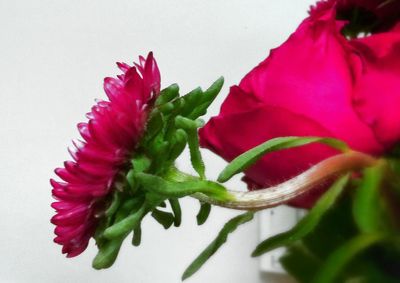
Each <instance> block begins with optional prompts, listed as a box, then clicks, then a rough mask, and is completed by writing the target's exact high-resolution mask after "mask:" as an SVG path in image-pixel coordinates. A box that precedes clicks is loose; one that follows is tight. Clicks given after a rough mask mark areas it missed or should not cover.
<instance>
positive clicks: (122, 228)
mask: <svg viewBox="0 0 400 283" xmlns="http://www.w3.org/2000/svg"><path fill="white" fill-rule="evenodd" d="M145 211H146V209H145V206H142V207H140V208H139V210H137V211H135V212H134V213H132V214H131V215H129V216H128V217H126V218H125V219H123V220H121V221H119V222H117V223H116V224H114V225H112V226H111V227H108V228H107V229H106V230H105V231H104V237H106V238H107V239H110V240H111V239H115V238H118V237H120V236H122V235H124V234H126V233H129V232H130V231H132V230H133V229H134V228H136V227H137V225H139V223H140V221H141V220H142V217H143V216H144V213H145Z"/></svg>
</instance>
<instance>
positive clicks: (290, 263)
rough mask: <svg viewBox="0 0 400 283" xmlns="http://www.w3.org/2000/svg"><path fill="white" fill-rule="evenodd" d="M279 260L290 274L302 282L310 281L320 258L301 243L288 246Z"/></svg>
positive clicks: (318, 265)
mask: <svg viewBox="0 0 400 283" xmlns="http://www.w3.org/2000/svg"><path fill="white" fill-rule="evenodd" d="M280 262H281V264H282V266H283V267H284V268H285V270H286V271H288V272H289V274H290V275H292V276H293V277H294V278H296V279H297V280H298V281H299V282H304V283H309V282H311V280H312V278H313V275H314V274H315V271H316V270H318V269H319V268H320V267H321V260H320V259H319V258H317V257H315V256H314V255H313V254H312V253H310V251H309V250H308V249H307V247H305V246H304V245H303V244H301V243H297V244H294V245H291V246H289V248H288V249H287V251H286V253H285V254H284V255H283V256H282V257H281V258H280Z"/></svg>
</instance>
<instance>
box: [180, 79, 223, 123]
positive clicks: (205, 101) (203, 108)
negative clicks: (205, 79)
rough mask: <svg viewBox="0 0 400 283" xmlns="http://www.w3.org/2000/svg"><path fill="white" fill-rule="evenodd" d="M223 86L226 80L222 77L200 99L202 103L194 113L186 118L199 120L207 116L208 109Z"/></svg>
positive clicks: (198, 104)
mask: <svg viewBox="0 0 400 283" xmlns="http://www.w3.org/2000/svg"><path fill="white" fill-rule="evenodd" d="M223 85H224V78H223V77H220V78H219V79H218V80H216V81H215V82H214V83H213V84H212V85H211V86H210V87H209V88H208V89H207V90H206V91H205V92H204V93H203V95H202V96H201V99H200V100H201V101H199V102H198V103H197V105H196V107H194V108H193V110H192V112H191V113H190V114H187V116H186V117H188V118H190V119H197V118H198V117H200V116H203V115H204V114H206V113H207V109H208V107H209V106H210V104H211V103H212V102H213V101H214V99H215V98H216V97H217V95H218V93H219V92H220V91H221V89H222V86H223Z"/></svg>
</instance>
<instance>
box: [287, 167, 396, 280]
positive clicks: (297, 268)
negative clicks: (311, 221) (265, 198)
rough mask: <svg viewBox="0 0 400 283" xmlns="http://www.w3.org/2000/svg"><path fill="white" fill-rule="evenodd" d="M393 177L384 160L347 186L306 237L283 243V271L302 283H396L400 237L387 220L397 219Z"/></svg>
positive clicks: (393, 225)
mask: <svg viewBox="0 0 400 283" xmlns="http://www.w3.org/2000/svg"><path fill="white" fill-rule="evenodd" d="M396 176H397V175H396V174H393V172H392V171H391V169H390V166H388V164H387V163H384V162H383V163H380V164H378V165H376V166H374V167H371V168H368V169H366V170H365V171H364V173H363V175H362V176H361V180H360V181H353V182H351V183H348V185H347V188H346V191H345V195H344V196H343V197H341V198H339V199H338V201H337V203H336V204H335V206H334V208H333V209H329V210H327V211H326V212H325V214H323V215H322V216H321V219H320V221H319V222H318V224H317V225H316V226H315V227H314V229H312V231H311V232H310V233H308V234H306V235H303V237H300V238H297V239H295V241H293V242H287V243H286V244H287V245H286V246H287V252H286V254H285V255H284V256H283V257H282V258H281V262H282V265H283V266H284V268H285V269H286V270H287V271H288V272H289V273H290V274H291V275H292V276H293V277H295V278H296V279H297V280H298V282H304V283H306V282H307V283H309V282H312V283H336V282H367V283H378V282H385V283H386V282H388V283H394V282H399V278H400V271H399V262H400V235H399V230H398V227H397V223H396V221H388V220H390V219H393V218H397V219H398V216H399V214H396V212H395V210H393V209H391V207H392V206H393V205H394V206H397V207H398V204H399V200H400V199H399V198H398V196H397V197H393V196H395V194H391V193H390V192H394V191H396V190H397V189H396V188H395V187H396V186H397V187H398V186H399V183H398V182H392V181H393V178H395V179H397V177H396ZM329 193H330V192H328V194H329ZM324 197H325V196H324ZM317 205H318V204H317ZM314 209H315V207H314ZM314 209H313V210H314ZM313 210H312V211H313ZM310 213H311V212H310ZM297 226H299V225H297ZM295 229H296V228H295ZM295 229H294V230H295Z"/></svg>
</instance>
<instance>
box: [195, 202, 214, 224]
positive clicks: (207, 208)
mask: <svg viewBox="0 0 400 283" xmlns="http://www.w3.org/2000/svg"><path fill="white" fill-rule="evenodd" d="M210 212H211V205H210V204H209V203H206V202H203V203H200V210H199V213H198V214H197V216H196V218H197V225H203V224H204V223H205V222H206V221H207V219H208V216H209V215H210Z"/></svg>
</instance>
